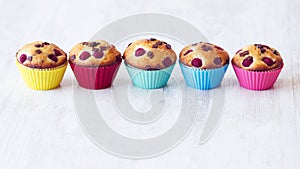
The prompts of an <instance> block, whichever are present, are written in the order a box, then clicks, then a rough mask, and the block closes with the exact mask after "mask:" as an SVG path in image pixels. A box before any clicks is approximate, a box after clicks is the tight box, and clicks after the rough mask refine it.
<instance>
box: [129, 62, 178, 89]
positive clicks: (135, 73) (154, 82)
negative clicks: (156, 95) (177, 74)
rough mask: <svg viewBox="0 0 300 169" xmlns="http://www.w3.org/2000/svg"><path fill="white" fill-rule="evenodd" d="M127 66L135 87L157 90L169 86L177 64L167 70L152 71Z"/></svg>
mask: <svg viewBox="0 0 300 169" xmlns="http://www.w3.org/2000/svg"><path fill="white" fill-rule="evenodd" d="M125 66H126V69H127V71H128V74H129V76H130V78H131V80H132V83H133V84H134V85H135V86H137V87H139V88H143V89H157V88H161V87H164V86H165V85H166V84H167V82H168V80H169V78H170V75H171V73H172V71H173V68H174V66H175V64H173V65H172V66H169V67H167V68H165V69H161V70H151V71H145V70H141V69H137V68H134V67H132V66H130V65H128V64H127V63H125Z"/></svg>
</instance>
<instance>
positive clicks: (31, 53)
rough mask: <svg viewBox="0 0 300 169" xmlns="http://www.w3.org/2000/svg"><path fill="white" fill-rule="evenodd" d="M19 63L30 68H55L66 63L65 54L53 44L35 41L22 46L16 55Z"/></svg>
mask: <svg viewBox="0 0 300 169" xmlns="http://www.w3.org/2000/svg"><path fill="white" fill-rule="evenodd" d="M16 58H17V60H18V61H19V63H21V64H23V65H24V66H27V67H31V68H39V69H46V68H55V67H57V66H60V65H62V64H64V63H66V61H67V55H66V53H65V52H64V51H63V50H62V49H60V48H59V47H57V46H56V45H55V44H53V43H48V42H42V41H36V42H32V43H28V44H26V45H25V46H23V47H22V48H21V49H19V51H18V52H17V54H16Z"/></svg>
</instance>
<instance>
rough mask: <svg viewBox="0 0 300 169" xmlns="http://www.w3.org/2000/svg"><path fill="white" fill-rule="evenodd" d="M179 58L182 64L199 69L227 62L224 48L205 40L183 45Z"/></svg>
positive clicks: (210, 67) (213, 67)
mask: <svg viewBox="0 0 300 169" xmlns="http://www.w3.org/2000/svg"><path fill="white" fill-rule="evenodd" d="M179 58H180V62H181V63H183V64H184V65H186V66H189V67H193V68H200V69H215V68H220V67H222V66H224V65H226V64H228V63H229V55H228V53H227V52H226V51H225V50H224V49H222V48H221V47H219V46H216V45H213V44H210V43H207V42H199V43H194V44H192V45H188V46H186V47H184V48H183V49H182V50H181V52H180V54H179Z"/></svg>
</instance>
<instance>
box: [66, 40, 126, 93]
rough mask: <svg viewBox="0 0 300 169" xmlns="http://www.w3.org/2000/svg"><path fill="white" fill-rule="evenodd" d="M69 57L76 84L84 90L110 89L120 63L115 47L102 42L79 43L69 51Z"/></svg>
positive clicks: (119, 56)
mask: <svg viewBox="0 0 300 169" xmlns="http://www.w3.org/2000/svg"><path fill="white" fill-rule="evenodd" d="M69 56H70V57H69V64H70V66H71V68H72V70H73V73H74V75H75V77H76V80H77V82H78V84H79V85H80V86H81V87H83V88H86V89H95V90H98V89H105V88H108V87H110V86H111V85H112V83H113V81H114V79H115V77H116V74H117V72H118V70H119V67H120V65H121V62H122V59H121V54H120V52H119V51H118V50H117V49H116V48H115V46H113V45H111V44H109V43H108V42H106V41H103V40H99V41H90V42H81V43H79V44H77V45H76V46H74V47H73V48H72V49H71V51H70V55H69Z"/></svg>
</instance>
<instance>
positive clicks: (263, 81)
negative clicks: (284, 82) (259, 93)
mask: <svg viewBox="0 0 300 169" xmlns="http://www.w3.org/2000/svg"><path fill="white" fill-rule="evenodd" d="M232 66H233V69H234V71H235V74H236V76H237V79H238V81H239V83H240V85H241V86H242V87H243V88H246V89H250V90H267V89H270V88H272V87H273V85H274V84H275V82H276V80H277V78H278V76H279V74H280V72H281V70H282V68H283V64H282V66H281V67H280V68H278V69H275V70H271V71H249V70H244V69H241V68H239V67H237V66H235V65H234V64H232Z"/></svg>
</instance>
